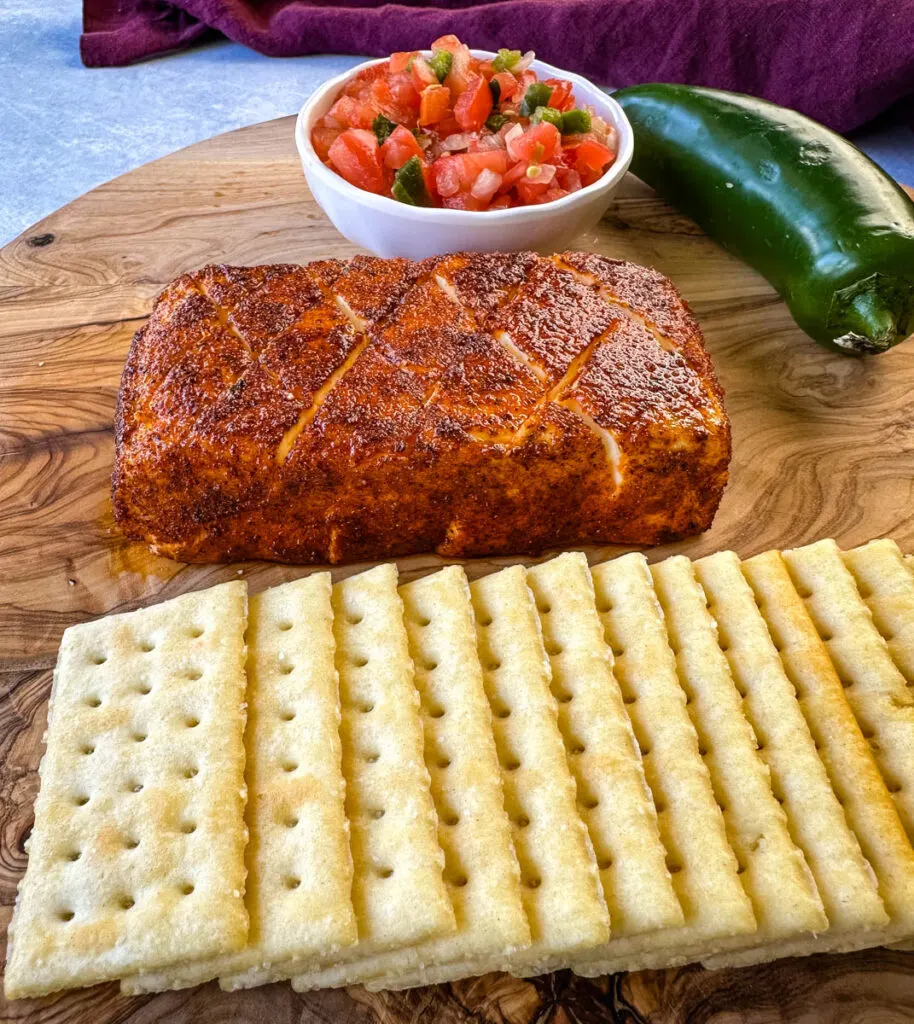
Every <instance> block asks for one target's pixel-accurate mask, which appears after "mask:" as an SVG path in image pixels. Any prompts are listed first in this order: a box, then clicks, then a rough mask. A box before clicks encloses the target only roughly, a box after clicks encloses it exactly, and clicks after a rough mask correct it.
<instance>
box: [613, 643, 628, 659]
mask: <svg viewBox="0 0 914 1024" xmlns="http://www.w3.org/2000/svg"><path fill="white" fill-rule="evenodd" d="M610 650H611V651H612V652H613V657H614V658H621V657H622V655H623V654H625V648H624V647H623V646H622V645H621V644H611V645H610Z"/></svg>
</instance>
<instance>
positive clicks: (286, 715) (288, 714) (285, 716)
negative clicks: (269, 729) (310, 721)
mask: <svg viewBox="0 0 914 1024" xmlns="http://www.w3.org/2000/svg"><path fill="white" fill-rule="evenodd" d="M279 717H280V719H281V721H283V722H291V721H293V720H294V718H295V712H294V711H293V710H292V709H291V708H284V709H283V710H282V711H280V713H279Z"/></svg>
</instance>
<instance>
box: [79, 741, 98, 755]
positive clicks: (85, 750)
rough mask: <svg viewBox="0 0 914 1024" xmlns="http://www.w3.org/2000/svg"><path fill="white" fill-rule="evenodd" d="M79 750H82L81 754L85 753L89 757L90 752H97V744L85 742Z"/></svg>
mask: <svg viewBox="0 0 914 1024" xmlns="http://www.w3.org/2000/svg"><path fill="white" fill-rule="evenodd" d="M79 752H80V754H84V755H85V756H86V757H89V755H90V754H94V753H95V746H94V744H92V743H84V744H83V745H82V746H81V747H80V748H79Z"/></svg>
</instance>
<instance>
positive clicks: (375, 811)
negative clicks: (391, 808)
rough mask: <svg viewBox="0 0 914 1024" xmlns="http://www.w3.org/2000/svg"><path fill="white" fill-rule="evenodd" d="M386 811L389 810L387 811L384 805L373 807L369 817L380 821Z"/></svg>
mask: <svg viewBox="0 0 914 1024" xmlns="http://www.w3.org/2000/svg"><path fill="white" fill-rule="evenodd" d="M386 813H387V811H385V810H384V808H383V807H373V808H372V809H371V810H370V811H369V812H368V817H369V818H371V819H372V820H374V821H380V820H381V819H382V818H383V817H384V815H385V814H386Z"/></svg>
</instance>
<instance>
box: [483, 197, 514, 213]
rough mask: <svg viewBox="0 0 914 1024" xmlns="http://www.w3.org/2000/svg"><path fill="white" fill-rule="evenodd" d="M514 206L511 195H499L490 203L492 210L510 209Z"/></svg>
mask: <svg viewBox="0 0 914 1024" xmlns="http://www.w3.org/2000/svg"><path fill="white" fill-rule="evenodd" d="M511 206H512V203H511V197H510V196H499V197H498V198H497V199H493V200H492V202H491V203H489V209H490V210H510V209H511Z"/></svg>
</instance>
